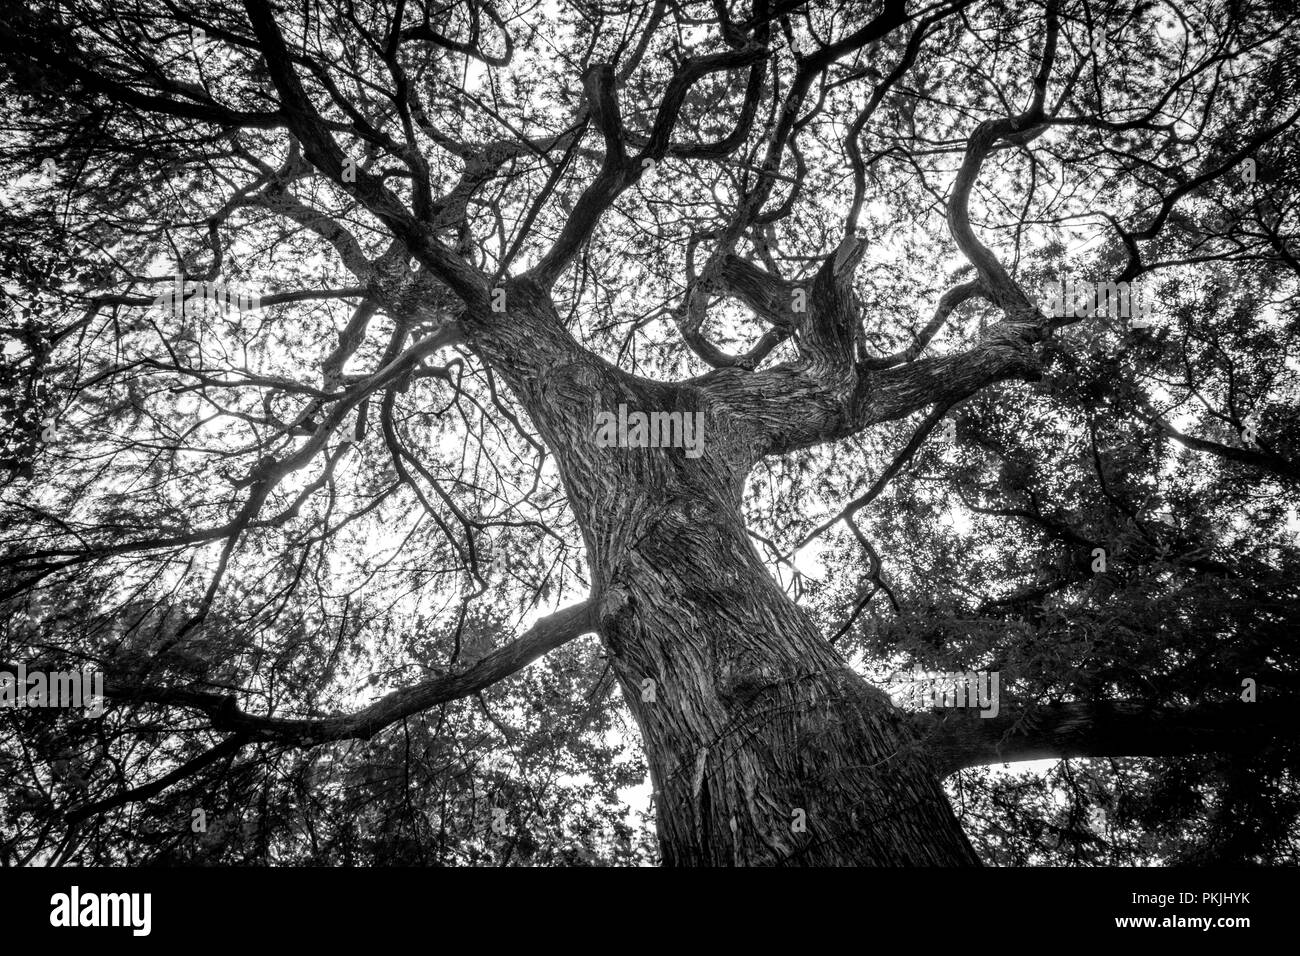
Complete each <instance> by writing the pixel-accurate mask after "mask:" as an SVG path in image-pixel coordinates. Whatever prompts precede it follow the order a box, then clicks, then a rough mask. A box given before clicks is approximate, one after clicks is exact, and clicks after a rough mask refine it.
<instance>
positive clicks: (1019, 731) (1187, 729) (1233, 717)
mask: <svg viewBox="0 0 1300 956" xmlns="http://www.w3.org/2000/svg"><path fill="white" fill-rule="evenodd" d="M1292 703H1293V702H1292V701H1282V700H1271V701H1269V700H1259V701H1255V702H1252V703H1247V702H1244V701H1229V702H1224V703H1213V704H1200V705H1197V706H1194V707H1151V706H1150V705H1148V704H1144V703H1140V702H1137V701H1103V702H1099V703H1085V702H1073V703H1066V704H1056V705H1051V706H1041V707H1033V708H1029V709H1026V708H1020V707H1005V706H1004V707H1003V708H1002V709H1001V713H1000V714H999V715H998V716H997V717H987V718H986V717H981V716H980V712H979V711H978V710H964V709H953V710H949V711H947V712H946V713H943V714H942V715H940V716H936V717H929V716H926V717H921V718H919V719H920V720H921V721H922V722H923V725H924V728H925V729H924V730H923V732H922V735H921V736H922V740H923V745H924V746H925V748H926V749H927V750H928V751H929V753H930V755H931V758H932V760H933V761H934V764H935V766H936V769H938V770H939V772H940V773H942V774H943V775H944V776H947V775H948V774H951V773H955V772H956V771H958V770H962V769H965V768H967V767H980V766H985V765H988V764H999V763H1014V762H1016V761H1020V760H1044V759H1052V758H1059V759H1064V758H1067V757H1170V756H1176V755H1181V754H1195V753H1234V754H1243V753H1254V752H1256V751H1258V750H1261V749H1263V748H1265V747H1267V746H1268V745H1270V744H1272V743H1274V742H1275V741H1278V740H1284V739H1285V740H1294V739H1295V738H1296V737H1297V736H1300V724H1297V723H1296V721H1295V717H1294V712H1293V711H1292V709H1291V705H1292Z"/></svg>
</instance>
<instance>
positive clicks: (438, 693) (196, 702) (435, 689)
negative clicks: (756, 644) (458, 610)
mask: <svg viewBox="0 0 1300 956" xmlns="http://www.w3.org/2000/svg"><path fill="white" fill-rule="evenodd" d="M594 608H595V603H594V602H593V601H584V602H582V603H580V604H575V605H573V606H572V607H568V608H565V609H564V610H561V611H557V612H556V613H554V614H551V615H549V616H547V617H544V618H542V619H541V620H539V621H538V622H537V623H536V624H534V625H533V626H532V627H531V628H529V629H528V631H526V632H525V633H524V634H522V635H521V636H519V637H518V638H516V639H515V640H514V641H512V642H510V643H509V644H507V645H506V646H505V647H502V648H499V649H497V650H495V651H493V652H492V653H491V654H488V655H487V656H486V657H484V658H483V659H482V660H480V661H479V662H478V663H476V664H475V665H474V666H472V667H470V668H469V669H468V670H466V671H463V672H461V673H459V674H449V675H444V676H439V677H433V678H430V679H428V680H425V681H422V682H420V683H418V684H416V685H414V686H412V687H406V688H402V689H400V690H395V691H393V692H392V693H390V694H387V695H385V696H384V697H382V698H381V699H379V700H377V701H375V703H373V704H371V705H370V706H368V707H365V708H363V709H361V710H359V711H357V712H355V713H352V714H334V715H330V716H326V717H316V718H287V717H265V716H261V715H258V714H249V713H246V712H244V711H242V710H240V709H239V708H238V706H237V705H236V703H235V698H233V697H230V696H226V695H224V694H214V693H211V692H208V691H196V690H189V689H186V688H172V687H159V686H156V685H148V684H138V683H135V682H133V681H130V680H123V679H120V678H117V677H113V676H110V675H105V678H104V696H105V697H107V698H109V699H111V700H120V701H129V702H132V703H153V704H162V705H164V706H176V707H187V708H191V709H193V710H198V711H200V712H202V713H204V714H206V715H207V716H208V717H209V719H210V720H211V726H212V729H213V730H221V731H229V732H232V733H235V734H237V735H241V736H242V737H244V738H246V739H247V740H248V741H259V740H261V741H273V742H278V743H283V744H288V745H291V746H313V745H316V744H320V743H325V742H327V741H331V740H349V739H353V738H362V739H368V738H370V737H373V736H374V735H375V734H376V733H378V732H379V731H381V730H383V729H384V728H385V727H388V726H389V725H391V724H394V723H397V722H398V721H399V720H402V719H403V718H404V717H409V716H411V715H413V714H417V713H420V712H421V711H425V710H428V709H429V708H430V707H435V706H437V705H438V704H443V703H446V702H448V701H452V700H459V699H460V698H462V697H468V696H470V695H471V694H475V693H477V692H478V691H481V690H483V689H485V688H487V687H491V686H492V685H493V684H496V683H498V682H500V681H502V680H504V679H505V678H507V677H509V676H510V675H511V674H514V673H516V672H517V671H520V670H522V669H523V668H525V667H526V666H528V665H529V664H531V663H532V662H533V661H535V660H537V659H538V658H539V657H541V656H542V655H543V654H546V653H547V652H548V651H552V650H554V649H555V648H557V647H560V646H561V645H563V644H566V643H568V642H569V641H571V640H573V639H574V638H577V637H580V636H581V635H583V634H588V633H591V632H592V631H593V630H595V628H596V623H595V620H594V617H593V611H594ZM0 670H10V671H16V670H17V668H16V666H15V665H11V664H5V665H3V666H0ZM177 779H179V778H177Z"/></svg>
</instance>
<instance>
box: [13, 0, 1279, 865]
mask: <svg viewBox="0 0 1300 956" xmlns="http://www.w3.org/2000/svg"><path fill="white" fill-rule="evenodd" d="M1295 26H1296V15H1295V14H1294V13H1293V12H1292V11H1290V10H1287V9H1285V8H1284V7H1282V6H1276V5H1270V4H1267V3H1230V4H1222V5H1213V6H1209V7H1191V6H1188V5H1185V4H1180V3H1168V4H1153V3H1137V4H1131V3H1089V2H1086V0H1080V2H1072V0H1047V2H1046V3H1042V2H1025V3H1016V4H1012V5H1010V6H1008V5H1005V4H981V3H975V2H970V0H941V2H938V3H934V4H930V5H926V6H917V5H912V4H905V3H902V2H894V0H883V2H878V3H863V4H857V3H846V4H836V3H830V2H827V3H799V2H785V0H752V2H739V0H737V2H731V0H712V2H689V3H669V2H666V0H656V2H653V3H627V2H618V0H590V2H587V0H566V2H564V3H561V4H556V5H553V6H539V5H536V4H531V3H526V2H518V3H516V2H514V0H495V2H488V0H465V2H462V3H455V4H435V3H430V2H425V0H392V2H384V3H376V4H361V5H358V4H353V3H350V2H309V3H305V4H297V3H294V4H288V3H276V2H274V0H243V3H242V4H241V5H227V4H224V3H216V2H203V0H195V2H189V0H187V2H173V0H127V2H121V0H115V2H113V3H103V2H98V0H94V2H90V0H88V2H81V0H62V2H48V3H47V2H35V0H32V2H27V3H24V4H23V5H22V7H21V9H20V10H18V11H16V12H15V13H14V15H13V17H12V19H11V20H9V21H8V22H6V23H5V24H4V25H3V27H0V45H2V46H3V52H4V55H5V66H4V70H3V75H2V76H3V79H2V82H3V84H4V90H5V106H4V107H3V109H4V111H5V114H6V121H5V129H6V135H5V139H4V141H3V152H2V154H0V155H3V161H4V164H5V168H6V170H7V172H8V176H9V179H10V188H9V190H8V193H7V198H6V200H5V204H4V209H3V216H4V222H3V226H4V229H3V235H4V237H5V239H4V251H3V262H4V281H5V292H6V296H7V298H6V307H7V309H8V310H9V317H8V318H6V320H5V328H4V332H5V335H6V336H8V338H7V340H6V341H7V343H8V344H6V355H7V356H8V357H9V358H10V360H11V361H10V363H9V369H8V371H7V372H6V375H7V378H6V380H5V383H4V386H5V390H6V391H5V402H6V409H7V412H8V414H9V417H10V419H11V422H12V428H11V433H10V436H9V438H8V439H7V444H6V456H7V460H8V463H9V465H10V467H11V471H12V477H11V478H10V479H9V481H8V482H7V483H6V485H5V491H4V499H3V500H4V504H3V509H2V510H0V520H2V521H3V535H4V539H3V540H4V551H3V562H4V563H3V567H4V577H3V580H2V582H0V584H2V585H3V587H2V589H0V599H3V600H4V601H5V602H6V603H5V608H6V614H5V617H6V623H5V626H4V644H5V660H6V661H8V662H11V664H10V666H12V667H16V666H17V664H18V663H20V662H25V664H26V666H28V667H30V668H35V667H37V666H38V665H39V666H42V667H45V668H46V669H49V670H55V669H58V668H59V667H69V668H71V667H85V666H91V667H94V668H96V669H98V670H100V671H102V672H103V673H104V674H105V681H106V684H105V693H106V695H107V697H108V698H109V699H110V701H111V703H112V706H111V707H110V709H109V711H108V713H107V714H106V715H105V717H104V718H102V720H100V721H92V720H87V719H85V718H84V717H82V716H81V715H79V714H65V713H62V712H60V713H58V714H55V715H54V716H50V715H49V713H47V712H46V711H42V710H39V709H30V708H29V709H26V710H17V711H14V713H13V714H12V715H11V716H12V718H13V719H12V721H11V722H10V723H9V724H7V725H6V727H5V730H4V734H5V737H4V739H5V741H6V742H5V747H4V750H3V751H2V754H3V759H4V760H5V770H6V775H5V776H6V778H7V779H8V780H9V781H11V782H10V783H9V784H7V786H8V787H9V789H10V798H9V801H8V809H7V810H6V811H5V813H6V820H5V829H6V831H7V833H8V836H6V838H5V844H4V845H5V853H6V856H7V857H8V858H10V859H13V860H33V859H44V860H51V861H65V860H86V861H89V860H97V861H104V860H112V861H128V862H130V861H135V860H140V859H194V858H196V857H203V858H209V859H231V858H232V857H238V858H242V859H257V860H262V861H267V860H272V859H303V858H310V859H316V860H324V861H337V862H351V861H355V860H358V859H360V860H395V859H401V860H419V861H424V862H427V861H430V860H436V861H439V862H446V861H459V862H476V861H480V860H486V859H495V860H504V861H510V860H513V859H524V860H529V861H534V862H581V861H584V860H607V861H609V860H613V861H621V860H626V861H630V860H634V859H639V858H643V857H644V856H645V851H644V849H640V848H638V846H637V845H636V834H635V832H634V831H633V830H632V829H631V828H630V827H629V825H628V823H627V821H625V820H624V819H623V818H622V817H623V808H622V804H621V798H620V797H619V796H618V791H619V790H620V789H621V788H624V787H626V786H628V785H630V784H632V783H634V782H635V781H636V780H637V779H638V778H639V776H640V774H641V773H642V772H643V771H642V767H641V764H640V763H639V758H637V757H636V756H635V754H632V753H631V752H630V751H628V749H627V745H626V744H625V743H623V742H621V741H620V739H619V735H618V733H617V728H618V725H619V721H620V715H621V714H623V713H627V714H630V716H631V718H632V720H633V721H634V725H635V735H636V738H637V740H638V741H639V748H640V752H641V753H643V754H644V764H645V767H646V768H647V769H648V771H649V775H650V780H651V781H652V785H653V806H654V812H655V822H656V827H657V836H658V840H657V842H658V849H657V852H658V856H659V858H660V859H661V860H662V862H664V863H665V864H669V865H693V864H713V865H719V864H724V865H731V864H736V865H749V864H786V865H794V864H798V865H817V864H846V863H848V864H944V865H966V864H974V863H977V862H978V861H979V859H980V857H981V855H982V856H984V857H986V858H990V859H995V860H1003V859H1006V860H1018V861H1026V860H1035V859H1066V858H1068V859H1096V858H1098V857H1097V848H1098V847H1107V848H1109V849H1110V850H1111V851H1112V852H1113V853H1114V854H1116V855H1117V856H1116V858H1122V859H1127V860H1135V859H1143V860H1150V859H1181V858H1193V859H1207V858H1219V859H1224V858H1228V859H1256V860H1260V859H1263V860H1274V859H1278V858H1279V857H1280V856H1282V855H1284V854H1286V853H1288V852H1290V849H1289V848H1290V847H1291V846H1292V841H1293V839H1294V833H1295V824H1296V819H1297V795H1296V791H1295V788H1294V784H1293V782H1292V781H1293V779H1294V778H1293V774H1294V772H1295V769H1296V767H1295V759H1294V756H1295V753H1294V738H1295V733H1294V726H1295V722H1294V721H1293V720H1288V719H1286V706H1287V703H1288V701H1289V699H1290V698H1289V694H1290V688H1291V687H1292V686H1293V685H1294V677H1293V675H1294V674H1295V672H1296V671H1295V665H1296V658H1295V652H1294V650H1293V647H1292V644H1293V642H1292V641H1291V640H1290V636H1291V633H1293V632H1294V626H1295V623H1296V613H1295V610H1294V609H1295V607H1296V597H1297V594H1296V591H1297V576H1296V568H1297V551H1296V540H1295V523H1296V518H1295V507H1296V502H1297V477H1298V476H1300V466H1298V465H1297V457H1296V453H1297V444H1298V443H1300V430H1298V426H1297V424H1296V415H1295V410H1296V403H1297V391H1296V384H1295V372H1296V370H1297V368H1296V364H1295V363H1296V359H1295V354H1296V353H1295V344H1296V334H1297V323H1296V313H1295V310H1294V295H1295V282H1296V278H1297V275H1298V274H1300V264H1298V263H1297V259H1296V246H1295V243H1296V238H1295V227H1296V223H1297V208H1296V197H1297V181H1296V177H1297V174H1296V170H1297V168H1300V167H1298V166H1297V162H1296V160H1297V158H1298V157H1297V135H1296V130H1297V119H1300V95H1298V94H1300V87H1298V86H1297V76H1296V68H1295V66H1294V64H1295V62H1296V53H1297V44H1296V33H1295ZM1060 283H1065V284H1064V285H1061V284H1060ZM1053 289H1055V290H1057V291H1056V294H1055V298H1056V300H1057V301H1055V302H1054V303H1051V302H1049V299H1051V298H1052V290H1053ZM818 564H822V565H824V567H825V568H826V569H827V573H825V574H824V575H822V576H820V577H819V576H818V575H817V574H816V573H815V571H816V567H817V565H818ZM575 590H576V591H578V593H579V598H578V600H577V601H576V602H575V601H574V600H573V599H572V598H571V597H569V592H572V591H575ZM512 631H513V632H516V636H513V637H511V636H509V634H510V633H511V632H512ZM584 635H596V637H597V638H598V640H591V639H584V640H579V638H583V636H584ZM544 655H545V659H544V660H542V662H541V663H540V664H539V665H538V666H537V667H534V668H531V669H529V670H528V671H527V672H526V673H523V674H521V673H520V672H521V671H523V670H524V668H525V667H526V666H527V665H529V664H531V663H533V662H536V661H539V659H542V658H543V656H544ZM913 665H915V666H917V667H919V668H922V669H925V670H927V671H932V672H942V673H945V674H948V673H953V672H959V673H963V674H965V673H967V672H977V673H978V674H982V675H992V674H996V675H999V676H1000V678H1001V683H1000V687H1001V691H1002V693H1001V699H1000V702H999V706H998V713H997V715H996V716H993V715H992V713H991V711H990V709H989V708H988V707H985V708H983V709H982V710H981V709H979V708H975V709H972V708H969V707H967V708H960V707H957V708H954V707H951V706H949V707H945V706H926V707H922V708H920V709H917V708H915V707H913V708H911V709H908V708H905V707H900V706H899V703H898V701H896V700H895V699H891V696H890V694H889V693H888V691H889V690H893V689H895V687H896V685H895V684H894V683H890V682H889V681H888V680H886V679H883V671H884V670H887V669H889V668H891V667H892V668H911V667H912V666H913ZM515 675H519V676H515ZM613 684H617V685H618V687H619V688H620V690H621V701H622V703H621V705H620V704H618V703H617V702H613V701H610V700H609V694H610V691H611V689H612V686H613ZM991 686H992V685H990V687H991ZM1243 688H1246V689H1243ZM895 696H898V695H897V694H896V695H895ZM929 703H931V704H933V703H936V702H934V701H931V702H929ZM937 703H938V704H940V705H942V703H943V700H942V693H941V694H940V700H939V701H938V702H937ZM360 742H368V743H367V744H365V746H364V747H362V745H361V743H360ZM359 748H360V749H359ZM628 755H631V756H632V758H633V759H631V760H630V761H629V760H627V759H625V757H626V756H628ZM1130 756H1140V757H1148V758H1155V759H1153V760H1149V761H1121V762H1116V760H1117V759H1118V758H1126V757H1130ZM1042 757H1056V758H1099V759H1097V760H1095V761H1092V762H1089V763H1086V764H1084V765H1083V769H1082V770H1078V769H1077V766H1078V765H1077V764H1076V763H1075V762H1074V761H1073V760H1069V761H1067V762H1065V763H1062V764H1060V765H1059V767H1058V770H1057V771H1056V772H1055V773H1057V774H1063V775H1064V776H1063V777H1056V778H1053V777H1048V778H1043V777H1036V778H1035V777H1029V778H1026V777H1018V778H1011V777H1006V776H1002V777H998V776H991V775H989V774H987V773H986V772H970V770H969V768H974V767H981V766H987V765H990V764H998V763H1002V762H1006V761H1015V760H1022V759H1030V758H1042ZM953 774H959V776H958V777H956V778H953V779H955V780H957V781H958V787H959V789H960V793H958V794H957V795H959V796H961V798H962V799H961V804H960V806H961V808H962V809H961V813H962V819H960V820H959V819H958V816H957V814H955V813H954V810H953V803H952V801H951V799H950V795H949V794H948V793H946V792H945V789H944V786H943V780H944V779H945V778H948V777H951V776H952V775H953ZM950 784H951V781H950ZM1061 793H1065V794H1066V795H1067V800H1066V801H1065V805H1066V806H1067V807H1068V812H1067V813H1066V816H1065V817H1064V818H1062V817H1061V814H1060V813H1059V810H1058V808H1057V807H1054V806H1053V800H1052V799H1051V795H1052V794H1061ZM1143 795H1145V796H1146V797H1147V798H1148V801H1147V802H1146V803H1145V804H1144V801H1143V799H1142V797H1143ZM199 804H202V805H199ZM1143 805H1145V806H1147V808H1148V810H1150V809H1151V808H1157V809H1158V811H1159V814H1162V815H1163V816H1162V817H1160V818H1158V819H1157V818H1155V816H1153V815H1151V814H1149V815H1148V818H1146V819H1144V818H1143V815H1142V809H1141V808H1142V806H1143ZM214 808H218V809H214ZM1090 808H1091V809H1092V810H1096V809H1098V808H1101V809H1103V810H1105V812H1106V813H1107V814H1108V816H1107V817H1106V819H1107V820H1109V821H1110V822H1108V823H1098V822H1097V819H1098V818H1097V817H1095V816H1094V817H1092V818H1091V819H1092V821H1093V823H1092V825H1091V827H1088V826H1085V825H1084V824H1083V823H1082V822H1081V820H1082V817H1083V815H1084V814H1085V813H1086V811H1088V810H1089V809H1090ZM199 811H203V812H202V815H201V817H202V820H200V813H199ZM209 811H211V813H212V815H213V816H214V817H216V818H217V819H218V820H219V821H220V822H219V826H216V827H214V828H213V829H211V830H210V829H208V828H207V823H206V821H207V819H208V817H209ZM141 819H144V820H146V821H152V822H151V823H150V825H149V826H148V827H145V825H144V824H143V823H141ZM434 820H437V824H436V825H435V824H434V822H433V821H434ZM449 821H450V822H449ZM200 822H202V823H203V826H202V827H200ZM1162 828H1164V829H1163V830H1162ZM1180 828H1181V830H1182V836H1181V837H1171V836H1169V834H1171V833H1175V834H1176V833H1178V832H1179V830H1180ZM1108 833H1109V834H1110V836H1109V837H1108V836H1107V835H1106V834H1108ZM1144 833H1145V834H1148V835H1149V838H1147V837H1144V836H1143V834H1144ZM1162 833H1163V834H1165V837H1166V838H1165V840H1164V842H1161V841H1160V839H1159V837H1160V835H1161V834H1162ZM1116 834H1120V835H1121V836H1122V838H1121V836H1116ZM972 841H974V844H975V845H973V843H972ZM977 847H978V852H977Z"/></svg>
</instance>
